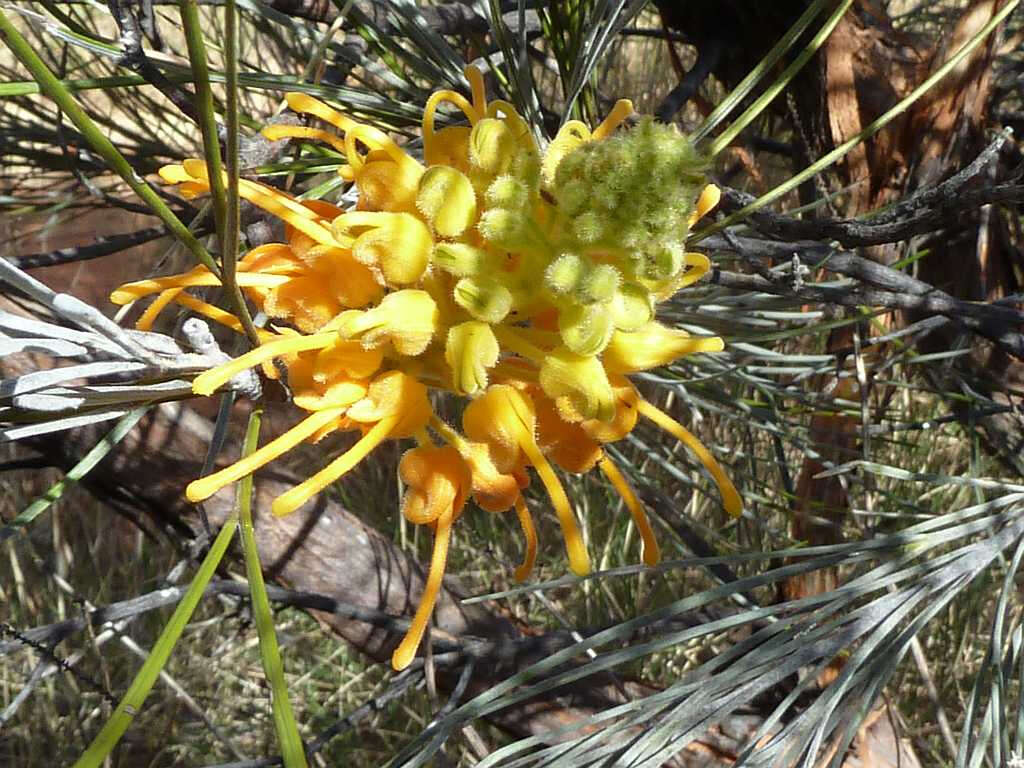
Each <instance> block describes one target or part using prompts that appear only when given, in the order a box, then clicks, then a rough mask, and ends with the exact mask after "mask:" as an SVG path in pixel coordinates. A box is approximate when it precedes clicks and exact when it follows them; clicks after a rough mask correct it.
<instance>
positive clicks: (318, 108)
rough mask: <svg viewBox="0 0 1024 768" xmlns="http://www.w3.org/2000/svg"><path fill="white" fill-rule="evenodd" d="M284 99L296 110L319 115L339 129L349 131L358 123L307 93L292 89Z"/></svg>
mask: <svg viewBox="0 0 1024 768" xmlns="http://www.w3.org/2000/svg"><path fill="white" fill-rule="evenodd" d="M284 98H285V101H287V102H288V106H289V107H291V108H292V109H293V110H294V111H296V112H302V113H304V114H307V115H313V116H314V117H319V118H320V119H321V120H323V121H324V122H325V123H330V124H331V125H333V126H334V127H335V128H337V129H338V130H339V131H350V130H352V128H353V127H355V126H356V125H358V123H357V122H356V121H355V120H353V119H352V118H350V117H348V116H347V115H343V114H342V113H341V112H339V111H338V110H336V109H334V108H333V107H329V106H327V105H326V104H324V103H323V102H322V101H320V100H319V99H315V98H313V97H312V96H310V95H309V94H306V93H299V92H297V91H292V92H291V93H287V94H285V97H284Z"/></svg>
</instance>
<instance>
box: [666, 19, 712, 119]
mask: <svg viewBox="0 0 1024 768" xmlns="http://www.w3.org/2000/svg"><path fill="white" fill-rule="evenodd" d="M724 49H725V46H724V45H723V44H722V41H721V40H719V39H717V38H715V39H712V40H708V41H707V42H705V43H704V44H702V45H701V47H700V49H699V50H698V52H697V61H696V62H695V63H694V65H693V67H691V68H690V71H689V72H687V73H686V74H685V75H684V76H683V79H682V80H680V81H679V84H678V85H677V86H676V87H675V88H673V89H672V90H671V91H669V94H668V95H667V96H666V97H665V98H664V100H663V101H662V102H661V104H659V105H658V109H657V110H656V111H655V113H654V116H655V117H656V118H657V119H658V120H659V121H661V122H663V123H667V122H669V121H671V120H672V118H673V117H675V116H676V113H677V112H679V110H680V109H682V108H683V106H685V104H686V102H688V101H689V100H690V99H692V98H693V97H694V96H695V95H696V94H697V91H698V90H699V89H700V86H701V84H702V83H703V82H704V81H705V80H707V79H708V75H710V74H711V73H712V72H713V71H714V70H715V68H716V67H717V66H718V62H719V61H720V60H721V58H722V51H723V50H724Z"/></svg>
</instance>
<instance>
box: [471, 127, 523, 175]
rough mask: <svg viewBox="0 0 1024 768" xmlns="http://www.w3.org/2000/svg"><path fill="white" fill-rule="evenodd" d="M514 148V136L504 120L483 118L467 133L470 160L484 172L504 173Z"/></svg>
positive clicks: (514, 150)
mask: <svg viewBox="0 0 1024 768" xmlns="http://www.w3.org/2000/svg"><path fill="white" fill-rule="evenodd" d="M516 149H517V147H516V137H515V135H514V134H513V133H512V129H511V128H510V127H509V125H508V123H507V122H505V121H504V120H498V119H497V118H493V117H488V118H484V119H483V120H480V121H479V122H478V123H477V124H476V125H475V126H473V131H472V133H470V134H469V159H470V162H471V163H472V164H473V166H474V167H475V168H477V169H479V170H481V171H483V172H484V173H490V174H498V173H504V172H505V171H506V170H507V169H508V167H509V165H510V163H511V162H512V158H513V155H514V153H515V152H516Z"/></svg>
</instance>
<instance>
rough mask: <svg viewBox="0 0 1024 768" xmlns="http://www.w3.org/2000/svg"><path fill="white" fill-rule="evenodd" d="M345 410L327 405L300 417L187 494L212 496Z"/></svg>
mask: <svg viewBox="0 0 1024 768" xmlns="http://www.w3.org/2000/svg"><path fill="white" fill-rule="evenodd" d="M344 412H345V409H344V408H327V409H325V410H323V411H318V412H316V413H314V414H313V415H312V416H309V417H307V418H305V419H303V420H302V421H300V422H299V423H298V424H296V425H295V426H294V427H292V428H291V429H289V430H288V431H287V432H285V433H284V434H283V435H281V436H280V437H278V438H276V439H274V440H271V441H270V442H269V443H267V444H266V445H264V446H263V447H262V448H260V449H259V450H257V451H254V452H253V453H251V454H249V455H248V456H246V457H244V458H242V459H240V460H239V461H236V462H235V463H234V464H232V465H231V466H230V467H225V468H224V469H222V470H220V471H219V472H214V473H213V474H212V475H207V476H206V477H201V478H199V479H198V480H195V481H193V482H191V483H189V485H188V488H186V489H185V496H186V497H187V498H188V500H189V501H191V502H193V503H195V502H199V501H203V500H204V499H208V498H210V497H211V496H213V494H215V493H216V492H217V491H219V490H220V489H221V488H223V487H224V486H226V485H230V484H231V483H234V482H236V481H238V480H241V479H242V478H243V477H245V476H246V475H250V474H252V473H253V472H255V471H256V470H257V469H259V468H260V467H262V466H264V465H266V464H269V463H270V462H271V461H273V460H274V459H276V458H277V457H278V456H281V455H282V454H285V453H287V452H288V451H290V450H291V449H292V448H294V447H295V446H296V445H298V444H299V443H301V442H302V441H303V440H306V439H307V438H309V437H310V436H312V435H313V434H315V433H316V432H318V431H319V430H320V429H322V428H323V427H325V426H327V425H328V424H330V423H331V422H332V421H334V420H335V419H337V418H339V417H340V416H341V415H342V414H343V413H344Z"/></svg>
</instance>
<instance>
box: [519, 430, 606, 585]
mask: <svg viewBox="0 0 1024 768" xmlns="http://www.w3.org/2000/svg"><path fill="white" fill-rule="evenodd" d="M522 448H523V451H525V453H526V456H527V458H528V459H529V460H530V463H531V464H533V466H534V468H535V469H536V470H537V474H538V475H540V479H541V482H542V483H544V487H545V488H546V489H547V492H548V496H549V497H550V498H551V504H552V506H554V508H555V514H557V515H558V523H559V525H560V526H561V527H562V536H563V537H564V538H565V551H566V554H567V555H568V556H569V568H570V570H572V572H573V573H575V574H576V575H577V576H586V575H587V574H589V573H590V555H588V554H587V548H586V546H584V544H583V537H582V536H581V535H580V529H579V525H577V523H576V515H575V513H573V511H572V504H570V503H569V497H568V496H566V495H565V489H564V488H562V483H561V482H560V481H559V479H558V475H556V474H555V471H554V470H553V469H552V468H551V464H549V463H548V460H547V458H546V457H545V456H544V454H543V453H541V450H540V448H539V447H538V446H537V444H536V443H535V442H534V441H533V438H532V436H531V437H530V439H529V440H525V441H523V443H522Z"/></svg>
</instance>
